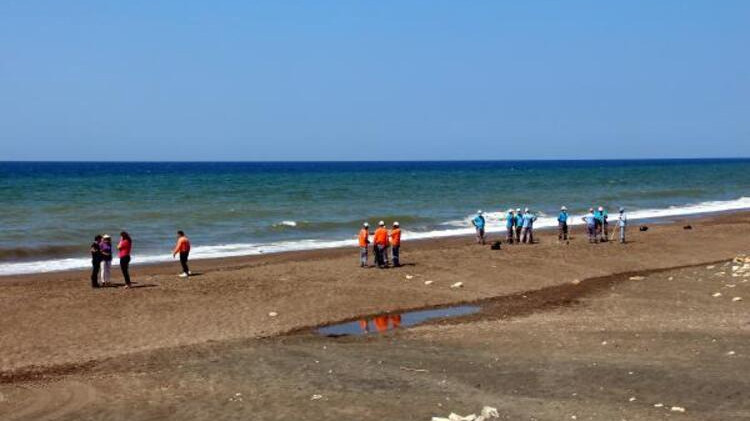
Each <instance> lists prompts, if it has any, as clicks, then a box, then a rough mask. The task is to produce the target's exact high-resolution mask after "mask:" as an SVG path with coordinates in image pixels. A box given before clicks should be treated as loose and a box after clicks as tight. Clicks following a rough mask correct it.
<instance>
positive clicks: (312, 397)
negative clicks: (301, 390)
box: [310, 395, 323, 401]
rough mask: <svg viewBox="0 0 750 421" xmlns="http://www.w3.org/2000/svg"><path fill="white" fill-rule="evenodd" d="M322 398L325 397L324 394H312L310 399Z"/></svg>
mask: <svg viewBox="0 0 750 421" xmlns="http://www.w3.org/2000/svg"><path fill="white" fill-rule="evenodd" d="M320 399H323V395H312V396H310V400H311V401H317V400H320Z"/></svg>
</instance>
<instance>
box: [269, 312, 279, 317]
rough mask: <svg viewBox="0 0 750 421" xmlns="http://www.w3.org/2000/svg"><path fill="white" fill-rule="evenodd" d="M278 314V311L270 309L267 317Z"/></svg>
mask: <svg viewBox="0 0 750 421" xmlns="http://www.w3.org/2000/svg"><path fill="white" fill-rule="evenodd" d="M278 315H279V313H277V312H275V311H271V312H269V313H268V317H276V316H278Z"/></svg>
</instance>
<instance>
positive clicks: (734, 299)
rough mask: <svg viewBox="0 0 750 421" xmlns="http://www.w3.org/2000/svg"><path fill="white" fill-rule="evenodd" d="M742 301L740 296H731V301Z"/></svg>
mask: <svg viewBox="0 0 750 421" xmlns="http://www.w3.org/2000/svg"><path fill="white" fill-rule="evenodd" d="M737 301H742V297H734V298H732V302H735V303H736V302H737Z"/></svg>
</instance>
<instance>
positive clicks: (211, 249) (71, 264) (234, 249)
mask: <svg viewBox="0 0 750 421" xmlns="http://www.w3.org/2000/svg"><path fill="white" fill-rule="evenodd" d="M741 209H750V197H741V198H739V199H736V200H728V201H712V202H702V203H697V204H693V205H685V206H672V207H668V208H662V209H634V210H628V212H627V215H628V219H629V220H630V221H631V222H632V221H634V220H639V219H640V220H642V219H652V218H668V217H675V216H687V215H698V214H705V213H712V212H723V211H734V210H741ZM505 213H506V212H505V211H502V212H486V213H485V214H484V215H485V218H486V220H487V228H486V231H487V232H493V233H497V232H505ZM473 217H474V215H473V214H472V215H469V216H467V217H466V218H465V219H464V220H456V221H448V222H446V223H444V224H442V225H443V226H447V227H452V228H448V229H441V230H435V231H428V232H412V231H408V230H406V229H405V230H404V231H403V237H402V238H403V240H416V239H425V238H440V237H451V236H458V235H467V234H473V233H474V228H473V227H472V226H471V219H472V218H473ZM582 217H583V215H571V216H570V219H569V223H570V224H571V225H581V224H583V221H582V220H581V218H582ZM616 218H617V212H616V210H615V209H610V220H611V221H612V222H614V220H615V219H616ZM285 223H294V221H282V224H284V225H287V224H285ZM295 225H296V224H295ZM289 226H293V225H289ZM554 226H557V218H556V216H544V215H541V214H539V219H538V220H537V221H536V223H535V224H534V227H535V228H550V227H554ZM355 244H356V239H355V238H354V236H352V237H351V238H347V239H334V240H313V239H310V240H295V241H281V242H275V243H267V244H254V243H245V244H241V243H240V244H220V245H213V246H194V247H193V250H192V251H191V253H190V257H191V258H192V259H211V258H218V257H236V256H251V255H259V254H268V253H281V252H286V251H298V250H314V249H327V248H336V247H350V246H354V245H355ZM171 260H173V259H172V256H171V254H159V255H136V256H134V259H133V264H136V265H137V264H144V263H159V262H167V261H171ZM116 261H117V259H115V261H114V262H113V263H114V265H116ZM90 264H91V263H90V260H89V259H87V258H70V259H54V260H43V261H35V262H14V263H2V264H0V275H16V274H25V273H41V272H54V271H62V270H71V269H83V268H87V267H89V266H90Z"/></svg>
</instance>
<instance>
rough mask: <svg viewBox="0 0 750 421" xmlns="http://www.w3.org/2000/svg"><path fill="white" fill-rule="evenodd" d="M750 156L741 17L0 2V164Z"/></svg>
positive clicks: (374, 6)
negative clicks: (24, 162)
mask: <svg viewBox="0 0 750 421" xmlns="http://www.w3.org/2000/svg"><path fill="white" fill-rule="evenodd" d="M736 156H750V1H742V0H738V1H729V0H727V1H719V2H714V1H708V0H706V1H689V0H673V1H667V0H663V1H652V0H647V1H620V2H609V1H600V0H596V1H586V2H582V1H562V0H560V1H514V2H511V1H495V0H492V1H458V0H456V1H435V0H429V1H383V0H378V1H351V0H342V1H305V2H303V1H267V2H260V1H182V0H180V1H177V0H175V1H154V0H147V1H134V0H127V1H121V0H117V1H106V0H92V1H75V0H68V1H35V0H18V1H15V0H3V1H1V2H0V160H15V159H32V160H389V159H416V160H419V159H535V158H538V159H552V158H648V157H654V158H655V157H736Z"/></svg>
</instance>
